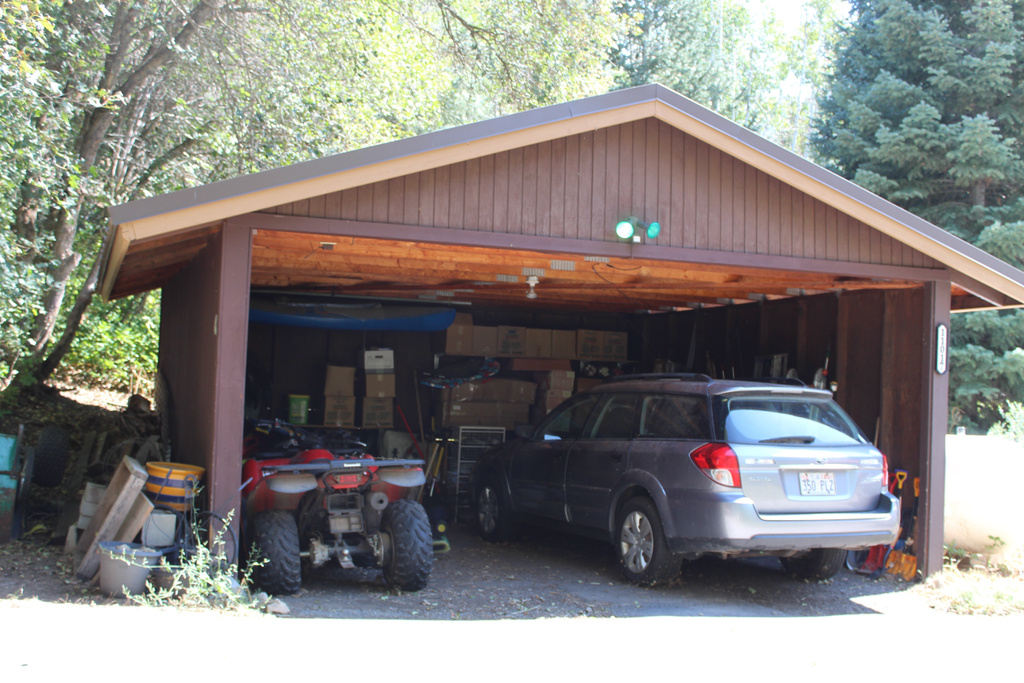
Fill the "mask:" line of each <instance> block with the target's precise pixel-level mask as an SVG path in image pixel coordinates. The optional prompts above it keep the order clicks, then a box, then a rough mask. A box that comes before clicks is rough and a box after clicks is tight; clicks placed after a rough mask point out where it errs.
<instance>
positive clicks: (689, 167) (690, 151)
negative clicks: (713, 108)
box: [682, 135, 700, 247]
mask: <svg viewBox="0 0 1024 683" xmlns="http://www.w3.org/2000/svg"><path fill="white" fill-rule="evenodd" d="M683 173H684V175H683V241H682V246H683V247H694V246H696V244H697V176H698V175H700V170H699V169H698V168H697V140H696V138H694V137H693V136H692V135H687V136H686V137H685V138H684V140H683Z"/></svg>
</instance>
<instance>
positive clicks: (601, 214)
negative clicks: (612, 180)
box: [581, 130, 608, 240]
mask: <svg viewBox="0 0 1024 683" xmlns="http://www.w3.org/2000/svg"><path fill="white" fill-rule="evenodd" d="M590 159H591V174H590V175H591V179H592V185H591V195H590V196H591V198H592V199H593V202H592V204H591V206H593V211H592V213H591V216H590V221H589V223H587V232H586V234H584V235H581V237H584V238H585V239H592V240H597V239H600V228H601V226H603V225H604V224H605V221H606V217H607V215H608V187H607V177H608V166H607V165H608V133H607V132H606V131H605V130H598V131H595V132H594V134H593V139H592V141H591V149H590Z"/></svg>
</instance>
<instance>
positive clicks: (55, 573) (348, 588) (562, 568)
mask: <svg viewBox="0 0 1024 683" xmlns="http://www.w3.org/2000/svg"><path fill="white" fill-rule="evenodd" d="M448 540H449V544H450V550H448V551H447V552H437V553H436V554H435V557H434V570H433V574H432V576H431V580H430V584H429V585H428V587H427V588H426V589H424V590H422V591H420V592H418V593H404V594H398V593H393V592H390V591H389V590H388V589H387V587H386V586H385V585H384V582H383V580H382V579H381V576H380V572H378V571H371V570H344V569H341V568H339V567H336V566H326V567H323V568H321V569H319V570H317V571H316V572H314V573H312V574H310V575H307V576H306V577H304V580H303V587H302V589H301V590H300V591H299V592H298V593H297V594H296V595H292V596H283V600H284V602H285V603H286V604H287V606H288V608H289V610H290V612H291V615H292V616H293V617H321V618H366V619H414V620H417V619H427V620H464V619H469V620H493V619H542V618H556V617H562V618H565V617H570V618H571V617H637V616H669V615H671V616H746V617H767V616H782V617H785V616H825V615H849V614H872V613H879V612H889V611H891V610H894V609H896V610H905V609H912V610H914V611H927V610H928V607H927V605H926V604H925V603H924V601H923V598H921V597H920V596H919V595H917V594H915V593H914V592H912V591H908V590H907V588H909V587H910V585H911V584H905V583H901V582H896V581H895V580H894V579H892V578H891V577H882V578H880V579H877V580H871V579H869V578H867V577H864V576H861V575H858V574H855V573H853V572H849V571H846V570H843V571H842V572H840V574H839V575H838V576H836V577H835V578H834V579H832V580H830V581H827V582H820V583H818V582H815V583H808V582H803V581H797V580H796V579H794V578H792V577H791V576H788V575H787V574H785V573H784V572H783V571H782V569H781V567H780V565H779V563H778V561H777V560H775V559H772V558H765V559H762V560H744V561H721V560H711V559H703V560H699V561H696V562H692V563H689V564H687V565H685V566H684V568H683V571H682V573H681V574H680V577H679V579H678V581H676V582H674V583H673V584H672V585H670V586H666V587H664V588H653V589H652V588H639V587H636V586H632V585H630V584H628V583H626V582H625V581H624V580H623V579H622V578H621V577H620V575H619V570H618V567H617V566H616V564H615V561H614V557H613V556H612V553H611V548H610V546H608V545H606V544H603V543H600V542H596V541H591V540H587V539H581V538H576V537H574V536H569V535H565V534H560V533H556V532H551V531H547V530H543V529H528V530H527V532H526V534H525V535H524V536H523V538H522V539H521V540H519V541H517V542H516V543H512V544H505V545H493V544H489V543H486V542H484V541H482V540H480V539H479V538H477V537H476V535H475V534H474V533H472V531H471V530H470V529H468V528H466V527H465V526H457V527H455V528H453V529H451V530H450V532H449V535H448ZM26 598H36V599H38V600H41V601H45V602H77V603H94V604H128V603H127V602H126V601H124V600H117V599H112V598H107V597H105V596H104V595H102V594H101V593H100V592H99V590H98V589H96V588H92V587H89V586H87V585H83V584H81V583H80V582H78V581H77V580H75V579H74V578H73V576H72V567H71V562H70V561H69V560H68V559H67V558H66V556H65V555H64V553H63V550H62V548H59V547H56V546H49V545H45V544H43V543H42V542H40V541H38V540H35V539H33V537H31V536H29V537H28V538H26V539H23V540H21V541H17V542H14V543H10V544H8V545H5V546H0V599H26Z"/></svg>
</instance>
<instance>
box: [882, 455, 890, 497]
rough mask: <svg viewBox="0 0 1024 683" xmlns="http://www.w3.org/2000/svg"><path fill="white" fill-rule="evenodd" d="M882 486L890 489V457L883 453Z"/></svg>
mask: <svg viewBox="0 0 1024 683" xmlns="http://www.w3.org/2000/svg"><path fill="white" fill-rule="evenodd" d="M882 488H883V489H885V490H886V491H888V490H889V458H888V457H886V455H885V453H882Z"/></svg>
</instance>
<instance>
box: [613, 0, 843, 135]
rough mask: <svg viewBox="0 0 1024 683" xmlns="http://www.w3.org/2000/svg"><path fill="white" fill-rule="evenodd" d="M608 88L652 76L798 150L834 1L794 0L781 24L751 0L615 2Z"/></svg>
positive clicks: (834, 15)
mask: <svg viewBox="0 0 1024 683" xmlns="http://www.w3.org/2000/svg"><path fill="white" fill-rule="evenodd" d="M616 11H617V12H619V13H620V14H621V15H622V16H623V17H624V18H625V19H626V20H627V21H628V22H629V30H628V31H626V32H625V33H623V35H622V36H621V38H620V40H619V42H618V43H617V45H616V46H615V47H614V48H613V50H612V53H611V61H612V62H613V63H614V64H615V65H616V66H618V67H619V68H620V69H621V73H620V75H619V77H618V80H617V84H618V85H619V86H620V87H630V86H634V85H640V84H642V83H654V82H660V83H662V84H664V85H666V86H668V87H670V88H672V89H673V90H676V91H678V92H680V93H682V94H684V95H686V96H688V97H690V98H691V99H693V100H695V101H697V102H700V103H701V104H703V105H705V106H707V107H709V108H711V109H713V110H715V111H716V112H718V113H720V114H722V115H723V116H726V117H728V118H730V119H732V120H734V121H736V122H738V123H740V124H742V125H744V126H747V127H748V128H751V129H753V130H756V131H758V132H759V133H761V134H762V135H765V136H766V137H768V138H769V139H771V140H773V141H775V142H778V143H780V144H783V145H785V146H788V147H790V148H791V149H794V150H795V151H797V152H799V153H803V152H804V151H805V148H806V144H807V139H808V131H809V122H810V119H811V115H812V114H813V108H814V105H815V102H816V99H815V92H816V91H817V89H818V88H820V87H821V86H822V85H823V74H824V70H825V68H826V66H827V55H828V52H827V50H826V48H827V46H828V43H829V41H830V40H831V37H832V36H833V35H834V32H835V30H836V22H837V21H838V11H837V9H836V2H835V0H808V1H807V2H805V3H803V5H802V7H801V13H800V17H799V21H798V22H797V26H796V29H795V30H792V31H790V30H787V28H786V27H785V26H784V25H783V21H782V20H781V19H780V17H779V16H778V15H777V14H776V13H775V11H774V9H773V7H772V3H770V2H759V1H756V0H620V2H618V3H617V4H616Z"/></svg>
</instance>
